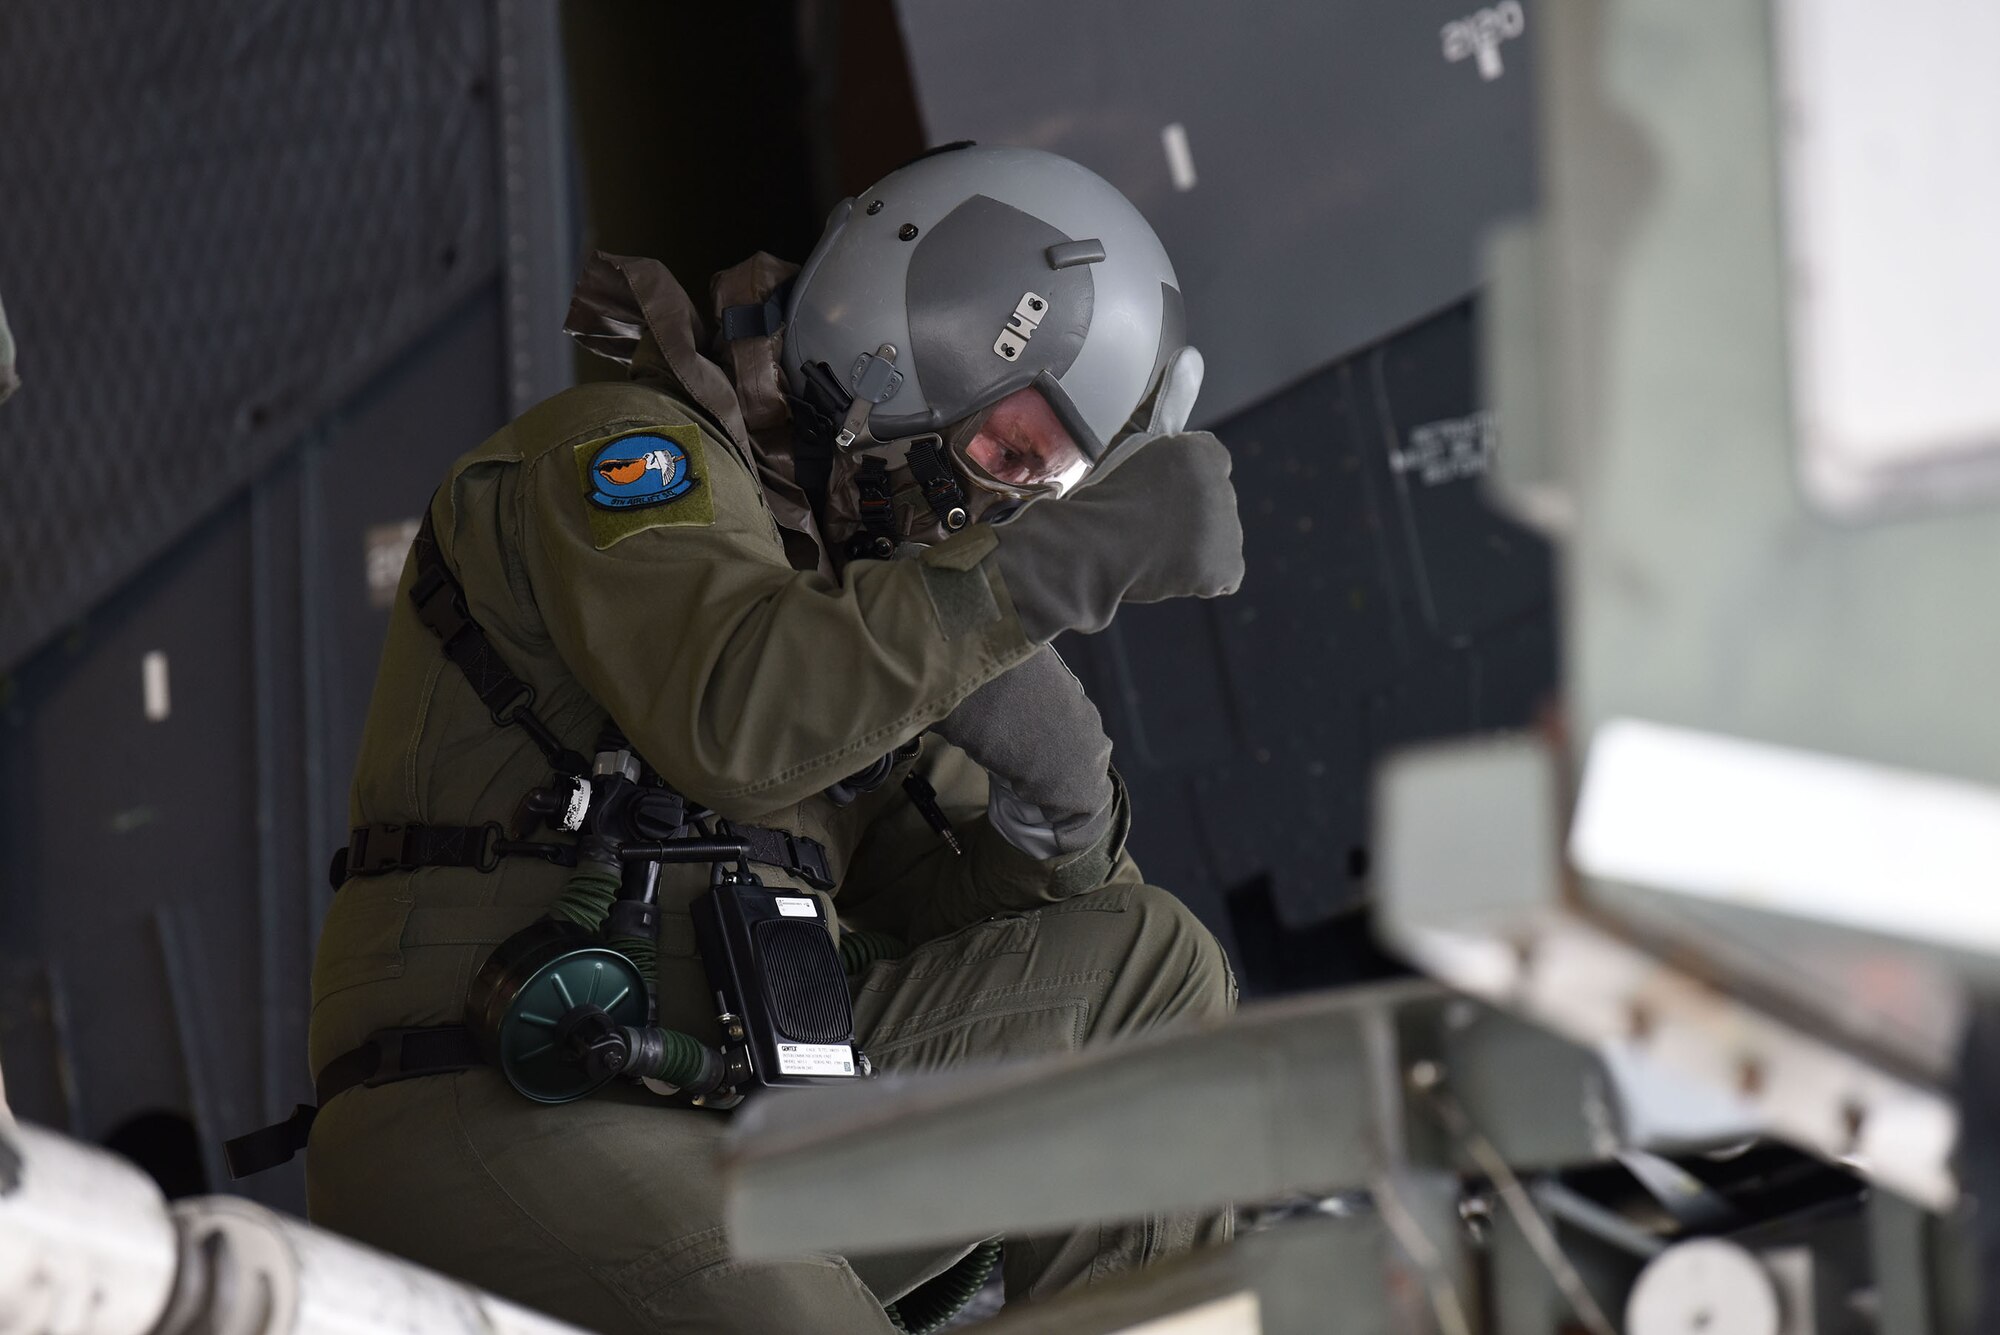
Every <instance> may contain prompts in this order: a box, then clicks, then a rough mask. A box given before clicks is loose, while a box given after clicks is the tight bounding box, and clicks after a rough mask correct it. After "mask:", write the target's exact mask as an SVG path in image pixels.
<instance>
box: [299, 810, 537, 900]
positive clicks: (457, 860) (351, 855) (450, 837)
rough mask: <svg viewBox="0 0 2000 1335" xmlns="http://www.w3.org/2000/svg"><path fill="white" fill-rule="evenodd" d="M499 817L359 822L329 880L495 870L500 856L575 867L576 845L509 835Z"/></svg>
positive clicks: (330, 870)
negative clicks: (462, 821)
mask: <svg viewBox="0 0 2000 1335" xmlns="http://www.w3.org/2000/svg"><path fill="white" fill-rule="evenodd" d="M506 834H507V832H506V830H505V829H503V828H502V827H501V825H500V822H499V821H488V822H486V824H484V825H357V826H355V827H354V828H353V829H351V830H349V831H348V832H347V847H345V848H343V849H341V850H340V851H339V852H337V853H335V854H334V855H333V865H332V866H331V867H329V868H328V869H327V879H328V880H329V881H331V882H332V883H333V888H334V889H336V890H338V889H339V888H340V887H341V884H342V883H343V882H345V881H346V880H347V878H348V877H350V876H385V875H387V874H389V873H390V872H399V871H415V870H416V869H417V868H419V867H471V868H473V869H474V870H475V871H492V870H494V869H495V868H497V867H498V866H499V865H500V859H501V858H518V857H534V858H541V859H542V860H544V861H546V862H553V863H555V864H556V865H557V866H560V867H573V866H575V865H576V846H575V845H574V844H543V843H531V842H529V841H528V840H525V839H509V838H507V837H506Z"/></svg>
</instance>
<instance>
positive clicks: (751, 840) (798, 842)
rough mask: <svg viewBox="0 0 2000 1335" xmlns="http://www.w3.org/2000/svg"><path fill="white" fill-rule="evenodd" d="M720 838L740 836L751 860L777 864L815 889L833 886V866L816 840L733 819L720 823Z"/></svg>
mask: <svg viewBox="0 0 2000 1335" xmlns="http://www.w3.org/2000/svg"><path fill="white" fill-rule="evenodd" d="M722 837H723V838H725V839H741V840H742V841H743V842H744V843H745V844H748V845H749V846H750V860H751V861H752V862H761V863H763V864H764V865H765V866H767V867H777V868H779V869H780V870H782V871H785V872H787V873H789V874H791V875H793V876H796V877H798V878H799V879H800V880H801V881H804V882H805V883H806V884H807V885H809V886H811V887H812V888H813V889H815V890H831V889H833V868H832V866H831V865H830V864H829V863H828V862H827V860H826V845H825V844H822V843H821V842H820V841H819V840H817V839H808V838H806V837H805V836H804V835H802V834H787V833H785V832H784V831H783V830H771V829H766V828H765V827H764V826H761V825H738V824H737V823H736V822H735V821H733V820H725V821H723V822H722Z"/></svg>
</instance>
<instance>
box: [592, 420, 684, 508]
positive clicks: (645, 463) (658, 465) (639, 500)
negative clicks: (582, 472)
mask: <svg viewBox="0 0 2000 1335" xmlns="http://www.w3.org/2000/svg"><path fill="white" fill-rule="evenodd" d="M589 478H590V503H591V504H592V505H595V506H598V507H600V508H602V509H606V510H637V509H640V508H642V507H644V506H648V505H664V504H665V503H666V502H668V501H676V500H679V499H680V498H681V497H683V496H685V495H687V494H688V493H689V492H690V491H692V490H694V487H695V480H696V479H695V476H694V470H693V469H692V468H691V467H689V465H688V453H687V450H686V449H685V448H683V447H682V445H681V444H680V442H679V441H676V440H670V439H669V438H667V437H666V436H663V435H651V434H646V435H637V436H620V437H619V438H618V439H616V440H612V441H606V442H605V443H604V445H603V446H601V447H600V448H599V449H598V451H597V453H596V454H595V455H594V456H592V458H591V461H590V471H589Z"/></svg>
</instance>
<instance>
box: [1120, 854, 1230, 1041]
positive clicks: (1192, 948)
mask: <svg viewBox="0 0 2000 1335" xmlns="http://www.w3.org/2000/svg"><path fill="white" fill-rule="evenodd" d="M1131 891H1132V895H1131V903H1130V912H1131V913H1132V914H1133V917H1134V926H1133V932H1134V941H1133V950H1134V954H1135V955H1141V956H1145V957H1148V958H1152V959H1157V960H1159V961H1161V967H1162V968H1164V969H1171V968H1175V967H1180V968H1182V969H1184V970H1185V974H1186V981H1185V982H1184V983H1183V984H1182V986H1181V997H1180V1003H1181V1004H1180V1005H1179V1006H1178V1007H1177V1008H1176V1009H1177V1010H1179V1011H1180V1012H1182V1013H1185V1014H1189V1015H1196V1016H1199V1015H1205V1014H1214V1015H1222V1014H1227V1013H1228V1012H1229V1011H1230V1010H1232V1009H1234V1007H1235V1005H1236V974H1235V972H1234V971H1233V970H1231V969H1230V967H1229V957H1228V956H1227V955H1226V954H1224V953H1223V950H1222V943H1221V942H1219V941H1217V940H1216V939H1215V933H1213V932H1211V931H1209V930H1208V928H1207V927H1205V926H1203V925H1202V922H1201V919H1199V918H1197V917H1195V915H1194V911H1193V910H1192V909H1190V908H1189V907H1188V906H1187V905H1186V904H1184V903H1182V902H1181V900H1180V897H1179V896H1177V895H1175V894H1173V893H1172V892H1171V891H1167V890H1162V889H1161V888H1160V887H1158V886H1156V885H1134V886H1132V887H1131Z"/></svg>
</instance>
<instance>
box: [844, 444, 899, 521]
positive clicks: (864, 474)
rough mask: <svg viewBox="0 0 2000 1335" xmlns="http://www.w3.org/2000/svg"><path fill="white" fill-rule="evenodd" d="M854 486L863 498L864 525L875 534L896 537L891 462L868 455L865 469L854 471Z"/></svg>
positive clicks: (862, 464) (862, 519)
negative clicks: (890, 477) (890, 476)
mask: <svg viewBox="0 0 2000 1335" xmlns="http://www.w3.org/2000/svg"><path fill="white" fill-rule="evenodd" d="M854 490H855V493H856V495H857V497H858V498H859V509H860V511H861V526H862V527H863V528H865V529H867V530H868V532H869V534H870V535H871V536H873V537H878V538H888V539H889V540H890V541H891V542H893V541H895V538H896V508H895V487H894V486H893V485H892V484H891V483H890V481H889V464H888V462H887V461H886V460H884V459H882V458H881V457H879V456H877V455H872V454H871V455H869V456H867V457H866V458H864V459H863V460H862V461H861V471H859V472H858V473H856V474H855V475H854Z"/></svg>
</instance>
